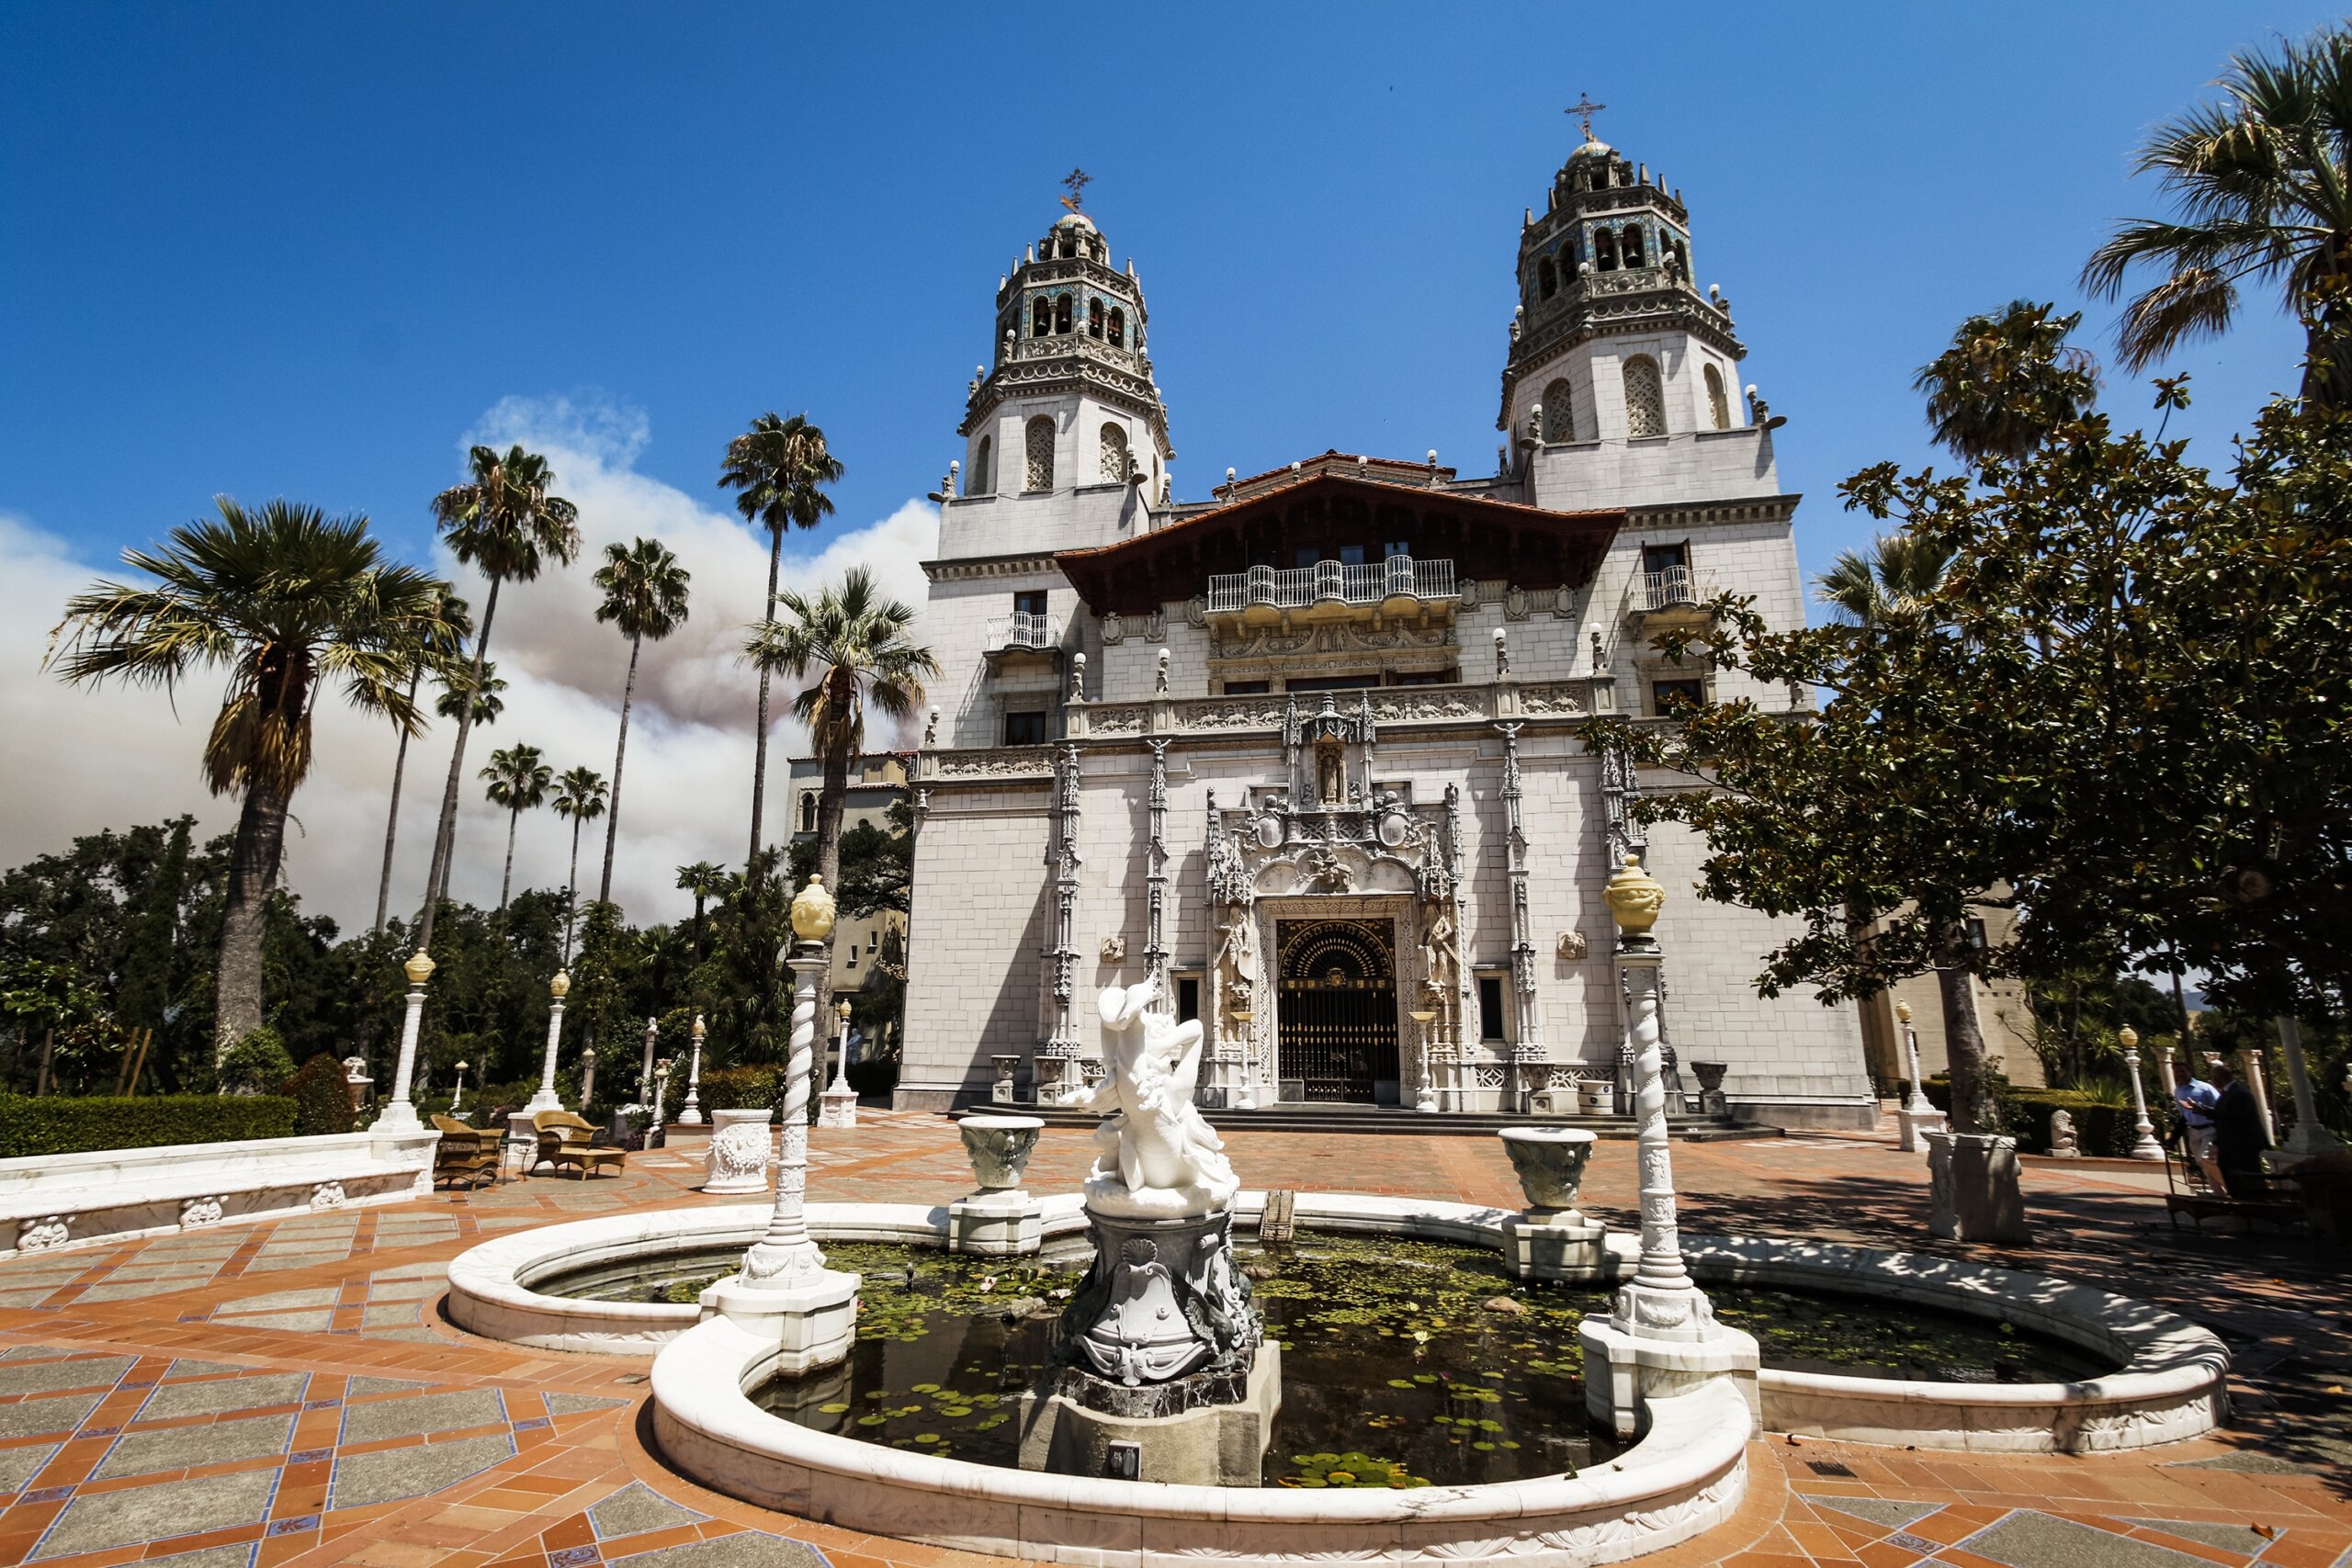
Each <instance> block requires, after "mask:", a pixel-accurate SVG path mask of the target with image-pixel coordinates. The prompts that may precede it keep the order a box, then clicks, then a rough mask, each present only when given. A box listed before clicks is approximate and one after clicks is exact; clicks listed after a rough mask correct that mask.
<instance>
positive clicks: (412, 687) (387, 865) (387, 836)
mask: <svg viewBox="0 0 2352 1568" xmlns="http://www.w3.org/2000/svg"><path fill="white" fill-rule="evenodd" d="M423 681H424V671H421V670H420V671H418V672H417V673H416V674H414V675H412V676H410V677H409V682H408V701H409V705H410V706H411V707H414V706H415V705H416V688H417V686H418V684H419V683H420V682H423ZM407 771H408V729H407V728H406V727H405V726H403V727H402V728H401V749H400V750H398V751H396V752H394V753H393V755H392V805H391V809H390V810H389V811H387V812H385V813H384V874H383V875H382V876H381V877H379V879H378V880H377V883H376V931H377V933H378V934H379V935H381V934H382V932H383V930H384V917H385V914H386V913H387V912H388V911H389V910H390V908H391V904H392V835H393V834H394V833H396V832H398V831H399V830H400V825H401V774H402V773H406V772H407Z"/></svg>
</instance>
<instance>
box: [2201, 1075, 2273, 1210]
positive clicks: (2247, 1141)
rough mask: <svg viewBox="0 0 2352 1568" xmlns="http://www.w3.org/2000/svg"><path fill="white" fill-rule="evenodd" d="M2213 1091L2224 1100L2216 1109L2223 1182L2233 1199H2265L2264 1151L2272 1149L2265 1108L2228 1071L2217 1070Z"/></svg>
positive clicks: (2215, 1130)
mask: <svg viewBox="0 0 2352 1568" xmlns="http://www.w3.org/2000/svg"><path fill="white" fill-rule="evenodd" d="M2212 1083H2213V1087H2214V1088H2215V1089H2219V1090H2220V1091H2221V1099H2220V1100H2217V1101H2216V1102H2215V1103H2214V1106H2213V1141H2214V1143H2215V1145H2217V1148H2216V1154H2217V1155H2218V1156H2219V1159H2220V1163H2221V1167H2222V1182H2223V1183H2224V1184H2225V1185H2226V1186H2227V1187H2228V1189H2229V1193H2230V1196H2231V1197H2233V1198H2237V1199H2241V1200H2245V1199H2256V1198H2261V1197H2263V1196H2264V1195H2265V1191H2266V1185H2267V1184H2266V1182H2265V1181H2264V1179H2263V1175H2262V1151H2263V1150H2265V1149H2267V1148H2268V1147H2269V1146H2270V1137H2269V1134H2267V1133H2266V1132H2265V1131H2264V1130H2263V1126H2262V1107H2261V1106H2259V1105H2256V1103H2255V1100H2254V1096H2253V1095H2252V1094H2250V1093H2249V1092H2247V1090H2246V1087H2245V1084H2243V1083H2241V1082H2239V1081H2238V1076H2237V1074H2235V1073H2233V1072H2232V1071H2231V1070H2230V1069H2229V1068H2227V1067H2215V1068H2214V1069H2213V1077H2212Z"/></svg>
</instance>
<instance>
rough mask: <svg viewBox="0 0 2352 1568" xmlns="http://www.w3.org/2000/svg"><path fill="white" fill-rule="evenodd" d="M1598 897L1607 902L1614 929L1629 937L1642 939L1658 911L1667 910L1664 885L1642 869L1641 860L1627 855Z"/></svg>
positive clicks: (1635, 854)
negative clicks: (1614, 923)
mask: <svg viewBox="0 0 2352 1568" xmlns="http://www.w3.org/2000/svg"><path fill="white" fill-rule="evenodd" d="M1601 897H1603V898H1605V899H1607V900H1608V902H1609V913H1610V915H1611V918H1612V919H1615V920H1616V922H1617V929H1618V930H1619V931H1623V932H1624V933H1625V934H1626V935H1627V936H1629V937H1644V936H1647V935H1648V934H1649V930H1650V928H1651V927H1652V926H1654V925H1656V924H1657V917H1658V911H1659V910H1661V909H1663V908H1666V888H1665V886H1664V885H1662V884H1661V883H1659V881H1658V880H1657V878H1656V877H1654V876H1652V875H1651V874H1649V873H1648V872H1646V871H1644V870H1643V869H1642V857H1641V856H1640V855H1639V854H1638V853H1634V854H1628V855H1627V856H1626V857H1625V863H1624V864H1623V866H1621V867H1619V868H1618V871H1617V874H1616V875H1614V876H1612V877H1611V878H1610V879H1609V886H1607V887H1605V888H1604V889H1602V891H1601Z"/></svg>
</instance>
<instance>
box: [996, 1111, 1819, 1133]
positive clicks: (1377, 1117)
mask: <svg viewBox="0 0 2352 1568" xmlns="http://www.w3.org/2000/svg"><path fill="white" fill-rule="evenodd" d="M962 1109H963V1110H965V1111H1002V1112H1007V1113H1010V1114H1012V1115H1018V1116H1035V1117H1037V1118H1038V1119H1039V1120H1041V1121H1043V1122H1045V1123H1046V1125H1047V1126H1048V1127H1092V1126H1094V1125H1096V1124H1097V1123H1098V1122H1100V1121H1101V1120H1102V1118H1101V1117H1099V1116H1096V1115H1094V1114H1093V1113H1091V1112H1090V1111H1080V1110H1077V1109H1074V1108H1072V1107H1068V1106H1041V1105H1027V1104H1018V1105H991V1104H989V1103H986V1102H976V1103H974V1104H971V1105H967V1106H964V1107H962ZM1201 1114H1202V1115H1203V1116H1204V1117H1205V1118H1206V1119H1207V1121H1208V1123H1209V1125H1210V1126H1212V1127H1215V1128H1216V1129H1217V1131H1219V1132H1221V1133H1230V1132H1257V1133H1393V1134H1407V1135H1410V1136H1419V1137H1430V1136H1451V1137H1465V1138H1491V1137H1493V1136H1494V1135H1495V1134H1496V1133H1497V1132H1498V1131H1500V1130H1501V1129H1503V1128H1505V1127H1582V1128H1584V1129H1586V1130H1587V1131H1589V1132H1590V1133H1593V1134H1597V1135H1599V1136H1600V1137H1602V1138H1607V1139H1611V1140H1625V1139H1631V1138H1632V1137H1633V1136H1634V1119H1633V1118H1632V1117H1630V1116H1520V1115H1514V1114H1510V1113H1507V1112H1500V1111H1413V1110H1410V1109H1406V1108H1402V1107H1395V1106H1374V1105H1305V1104H1288V1105H1277V1106H1272V1107H1269V1108H1267V1109H1265V1110H1262V1111H1222V1110H1220V1111H1202V1112H1201ZM1668 1130H1669V1131H1670V1133H1671V1134H1672V1135H1673V1136H1674V1137H1675V1138H1677V1139H1679V1140H1683V1141H1686V1142H1691V1143H1717V1142H1723V1141H1727V1140H1731V1139H1739V1138H1777V1137H1780V1136H1781V1135H1782V1130H1781V1128H1778V1127H1772V1126H1767V1125H1764V1124H1763V1123H1760V1122H1735V1121H1733V1120H1732V1119H1731V1118H1730V1117H1728V1116H1674V1117H1669V1118H1668Z"/></svg>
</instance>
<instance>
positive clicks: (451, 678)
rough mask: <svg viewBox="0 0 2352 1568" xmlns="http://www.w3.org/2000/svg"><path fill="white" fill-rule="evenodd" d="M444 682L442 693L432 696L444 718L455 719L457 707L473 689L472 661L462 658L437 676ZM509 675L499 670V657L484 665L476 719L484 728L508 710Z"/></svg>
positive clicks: (474, 703) (475, 694)
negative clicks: (507, 678) (507, 680)
mask: <svg viewBox="0 0 2352 1568" xmlns="http://www.w3.org/2000/svg"><path fill="white" fill-rule="evenodd" d="M435 679H436V680H438V681H439V682H440V683H441V694H440V695H439V696H437V697H435V698H434V699H433V711H434V712H435V713H437V714H439V715H440V716H442V717H443V718H447V719H455V718H456V717H457V716H458V708H459V706H461V705H463V704H464V703H465V700H466V694H467V693H468V692H469V691H472V690H473V680H474V667H473V664H472V663H471V661H469V660H458V661H456V662H454V663H452V664H451V665H450V666H449V667H448V669H447V670H446V671H442V672H441V673H440V674H438V675H437V676H435ZM505 690H506V677H504V676H503V675H501V674H500V673H499V672H498V665H497V663H496V661H494V660H493V661H491V662H488V663H485V664H484V665H483V666H482V667H481V690H480V691H478V692H474V700H473V722H474V723H475V724H478V725H481V726H482V727H483V728H488V727H489V726H491V725H493V724H496V723H497V722H498V716H499V715H500V714H503V713H504V712H505V711H506V698H505V696H504V693H505Z"/></svg>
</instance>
